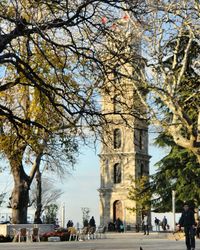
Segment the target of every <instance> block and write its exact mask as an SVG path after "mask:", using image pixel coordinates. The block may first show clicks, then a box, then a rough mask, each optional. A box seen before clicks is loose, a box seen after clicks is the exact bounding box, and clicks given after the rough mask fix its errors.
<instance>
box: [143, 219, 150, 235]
mask: <svg viewBox="0 0 200 250" xmlns="http://www.w3.org/2000/svg"><path fill="white" fill-rule="evenodd" d="M142 224H143V228H144V235H149V223H148V216H147V215H144V217H143V220H142Z"/></svg>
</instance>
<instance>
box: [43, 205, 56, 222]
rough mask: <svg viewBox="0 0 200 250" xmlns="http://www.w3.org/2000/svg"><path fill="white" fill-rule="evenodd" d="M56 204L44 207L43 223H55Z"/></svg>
mask: <svg viewBox="0 0 200 250" xmlns="http://www.w3.org/2000/svg"><path fill="white" fill-rule="evenodd" d="M57 212H58V206H57V205H56V204H50V205H48V206H46V207H45V223H47V224H55V223H56V218H57Z"/></svg>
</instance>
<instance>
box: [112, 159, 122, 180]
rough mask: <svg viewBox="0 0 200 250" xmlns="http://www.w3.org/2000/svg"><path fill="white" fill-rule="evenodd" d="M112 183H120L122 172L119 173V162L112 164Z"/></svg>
mask: <svg viewBox="0 0 200 250" xmlns="http://www.w3.org/2000/svg"><path fill="white" fill-rule="evenodd" d="M113 172H114V183H115V184H116V183H120V182H121V178H122V174H121V165H120V164H119V163H116V164H115V165H114V169H113Z"/></svg>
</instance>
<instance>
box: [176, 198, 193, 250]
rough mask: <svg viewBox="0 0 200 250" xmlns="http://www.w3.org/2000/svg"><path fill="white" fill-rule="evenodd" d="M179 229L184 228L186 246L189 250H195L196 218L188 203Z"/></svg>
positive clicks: (184, 208) (185, 205)
mask: <svg viewBox="0 0 200 250" xmlns="http://www.w3.org/2000/svg"><path fill="white" fill-rule="evenodd" d="M178 227H179V228H180V227H184V232H185V244H186V247H187V250H194V249H195V218H194V212H193V211H192V210H191V209H190V208H189V205H188V204H187V203H185V204H184V206H183V212H182V214H181V218H180V220H179V223H178Z"/></svg>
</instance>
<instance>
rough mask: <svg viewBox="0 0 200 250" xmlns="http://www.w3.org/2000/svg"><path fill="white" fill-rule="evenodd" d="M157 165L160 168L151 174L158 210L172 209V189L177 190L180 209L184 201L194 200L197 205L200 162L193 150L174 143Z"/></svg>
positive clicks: (199, 192) (198, 201) (155, 207)
mask: <svg viewBox="0 0 200 250" xmlns="http://www.w3.org/2000/svg"><path fill="white" fill-rule="evenodd" d="M156 166H158V170H157V172H156V173H155V174H154V175H152V176H151V178H152V182H151V189H152V192H153V194H154V197H156V198H155V199H154V200H153V207H154V209H155V210H156V211H157V210H158V211H160V212H161V211H162V212H164V211H165V212H166V211H171V209H172V208H171V204H172V190H175V191H176V208H177V210H178V211H180V210H181V209H182V204H183V203H184V201H193V203H194V204H195V205H196V206H197V205H198V204H199V203H200V164H199V163H198V162H197V160H196V157H195V156H194V155H193V154H192V153H191V152H188V150H186V149H183V148H181V147H178V146H177V145H175V144H174V145H173V146H172V148H171V151H170V153H169V154H168V155H167V156H166V157H164V158H163V159H162V160H160V161H159V162H158V163H157V164H156Z"/></svg>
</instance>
